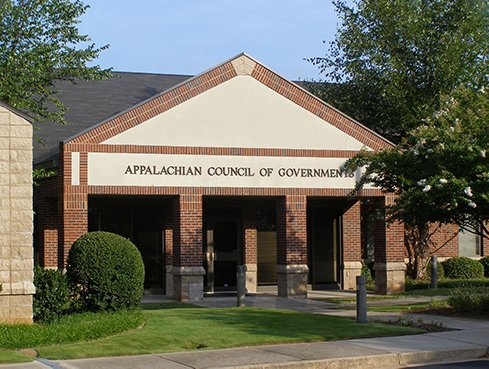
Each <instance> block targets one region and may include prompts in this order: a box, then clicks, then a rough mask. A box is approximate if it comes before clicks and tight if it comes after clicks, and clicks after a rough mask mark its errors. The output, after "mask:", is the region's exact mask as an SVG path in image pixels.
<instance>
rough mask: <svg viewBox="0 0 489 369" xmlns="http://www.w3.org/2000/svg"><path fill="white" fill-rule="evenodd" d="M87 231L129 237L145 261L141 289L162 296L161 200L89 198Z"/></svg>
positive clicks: (163, 253) (163, 201)
mask: <svg viewBox="0 0 489 369" xmlns="http://www.w3.org/2000/svg"><path fill="white" fill-rule="evenodd" d="M88 206H89V210H88V231H89V232H91V231H107V232H113V233H116V234H119V235H121V236H123V237H126V238H129V239H130V240H131V241H132V242H133V243H134V244H135V245H136V246H137V248H138V249H139V251H140V252H141V256H142V258H143V262H144V269H145V277H144V288H145V290H147V291H148V292H154V293H163V290H164V285H165V273H164V268H165V262H164V255H165V252H164V249H165V248H164V238H163V232H164V221H165V211H166V209H167V208H168V206H169V205H168V201H167V200H165V199H164V198H157V197H155V198H147V197H145V198H137V197H126V196H110V197H92V196H90V197H89V200H88Z"/></svg>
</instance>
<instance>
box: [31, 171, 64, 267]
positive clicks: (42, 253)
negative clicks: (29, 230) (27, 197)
mask: <svg viewBox="0 0 489 369" xmlns="http://www.w3.org/2000/svg"><path fill="white" fill-rule="evenodd" d="M36 182H37V185H36V186H34V209H35V211H36V215H35V216H36V219H37V227H36V228H37V229H36V232H37V234H36V235H35V239H36V245H35V248H36V250H38V253H39V254H38V255H36V256H37V262H38V263H39V264H40V265H41V266H43V267H48V268H57V267H58V244H61V238H60V237H61V231H60V230H61V227H60V224H61V215H62V212H61V210H60V209H61V204H62V185H61V177H60V176H59V175H56V176H54V177H50V178H44V179H39V180H37V181H36Z"/></svg>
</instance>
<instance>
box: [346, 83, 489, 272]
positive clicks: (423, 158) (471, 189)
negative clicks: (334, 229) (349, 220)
mask: <svg viewBox="0 0 489 369" xmlns="http://www.w3.org/2000/svg"><path fill="white" fill-rule="evenodd" d="M488 150H489V93H488V91H487V90H486V89H481V90H476V89H474V88H473V87H459V88H458V89H457V90H455V91H454V92H453V93H452V94H451V95H450V96H446V97H445V98H443V99H442V104H441V108H440V110H439V111H437V112H435V113H434V114H433V115H432V116H430V117H429V118H427V119H426V120H425V121H424V123H423V125H421V126H419V127H417V128H415V129H413V130H411V131H409V132H408V134H407V135H406V136H405V137H404V138H403V139H402V140H401V142H400V144H399V145H397V146H396V147H394V148H392V149H387V150H384V151H380V152H371V151H363V152H361V153H360V154H359V155H357V156H356V157H354V158H353V159H350V160H349V161H348V162H347V164H346V167H347V168H348V169H350V170H355V169H356V168H359V167H365V168H366V169H365V172H364V174H363V175H362V177H361V180H360V182H359V184H358V189H359V188H361V187H362V186H363V185H364V184H365V183H372V184H374V185H375V186H377V187H380V188H381V189H382V190H384V191H386V192H389V193H394V194H396V195H397V198H396V200H395V203H394V204H393V205H392V206H390V207H389V208H388V209H387V215H388V221H400V222H402V223H404V225H405V228H406V230H407V232H406V236H407V237H406V246H407V250H408V255H409V258H410V266H411V270H412V272H413V274H414V276H416V277H420V276H422V274H423V270H424V266H425V262H426V259H427V257H428V256H429V254H430V253H431V252H432V251H433V244H432V242H431V236H432V235H433V233H434V231H435V230H436V229H437V227H434V226H433V224H436V225H438V226H439V225H441V224H457V225H458V226H459V227H461V228H463V229H464V230H467V231H469V232H472V233H476V234H478V235H480V236H482V237H485V238H486V239H489V229H488V222H489V159H488V155H489V153H488Z"/></svg>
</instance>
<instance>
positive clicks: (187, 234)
mask: <svg viewBox="0 0 489 369" xmlns="http://www.w3.org/2000/svg"><path fill="white" fill-rule="evenodd" d="M173 211H174V212H175V214H178V218H177V222H176V226H175V229H174V231H173V267H172V273H173V294H174V296H175V298H176V299H177V300H179V301H199V300H202V298H203V296H204V279H203V276H204V274H205V271H204V268H203V266H202V263H203V256H202V195H200V194H184V195H180V196H179V197H178V199H175V200H174V201H173Z"/></svg>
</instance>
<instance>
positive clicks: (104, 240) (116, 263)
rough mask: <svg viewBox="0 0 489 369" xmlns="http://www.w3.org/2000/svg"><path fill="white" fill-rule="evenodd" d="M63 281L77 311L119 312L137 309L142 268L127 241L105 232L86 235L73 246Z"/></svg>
mask: <svg viewBox="0 0 489 369" xmlns="http://www.w3.org/2000/svg"><path fill="white" fill-rule="evenodd" d="M67 277H68V282H69V283H70V286H71V288H72V289H73V291H75V295H76V297H77V300H78V305H79V308H80V309H81V310H89V311H98V310H120V309H125V308H134V307H137V306H138V305H139V303H140V302H141V298H142V296H143V283H144V265H143V260H142V258H141V254H140V253H139V251H138V249H137V248H136V246H134V244H133V243H132V242H131V241H129V240H128V239H126V238H124V237H122V236H119V235H117V234H114V233H109V232H90V233H87V234H85V235H83V236H81V237H80V238H79V239H78V240H76V241H75V242H74V243H73V246H72V247H71V250H70V252H69V254H68V265H67Z"/></svg>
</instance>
